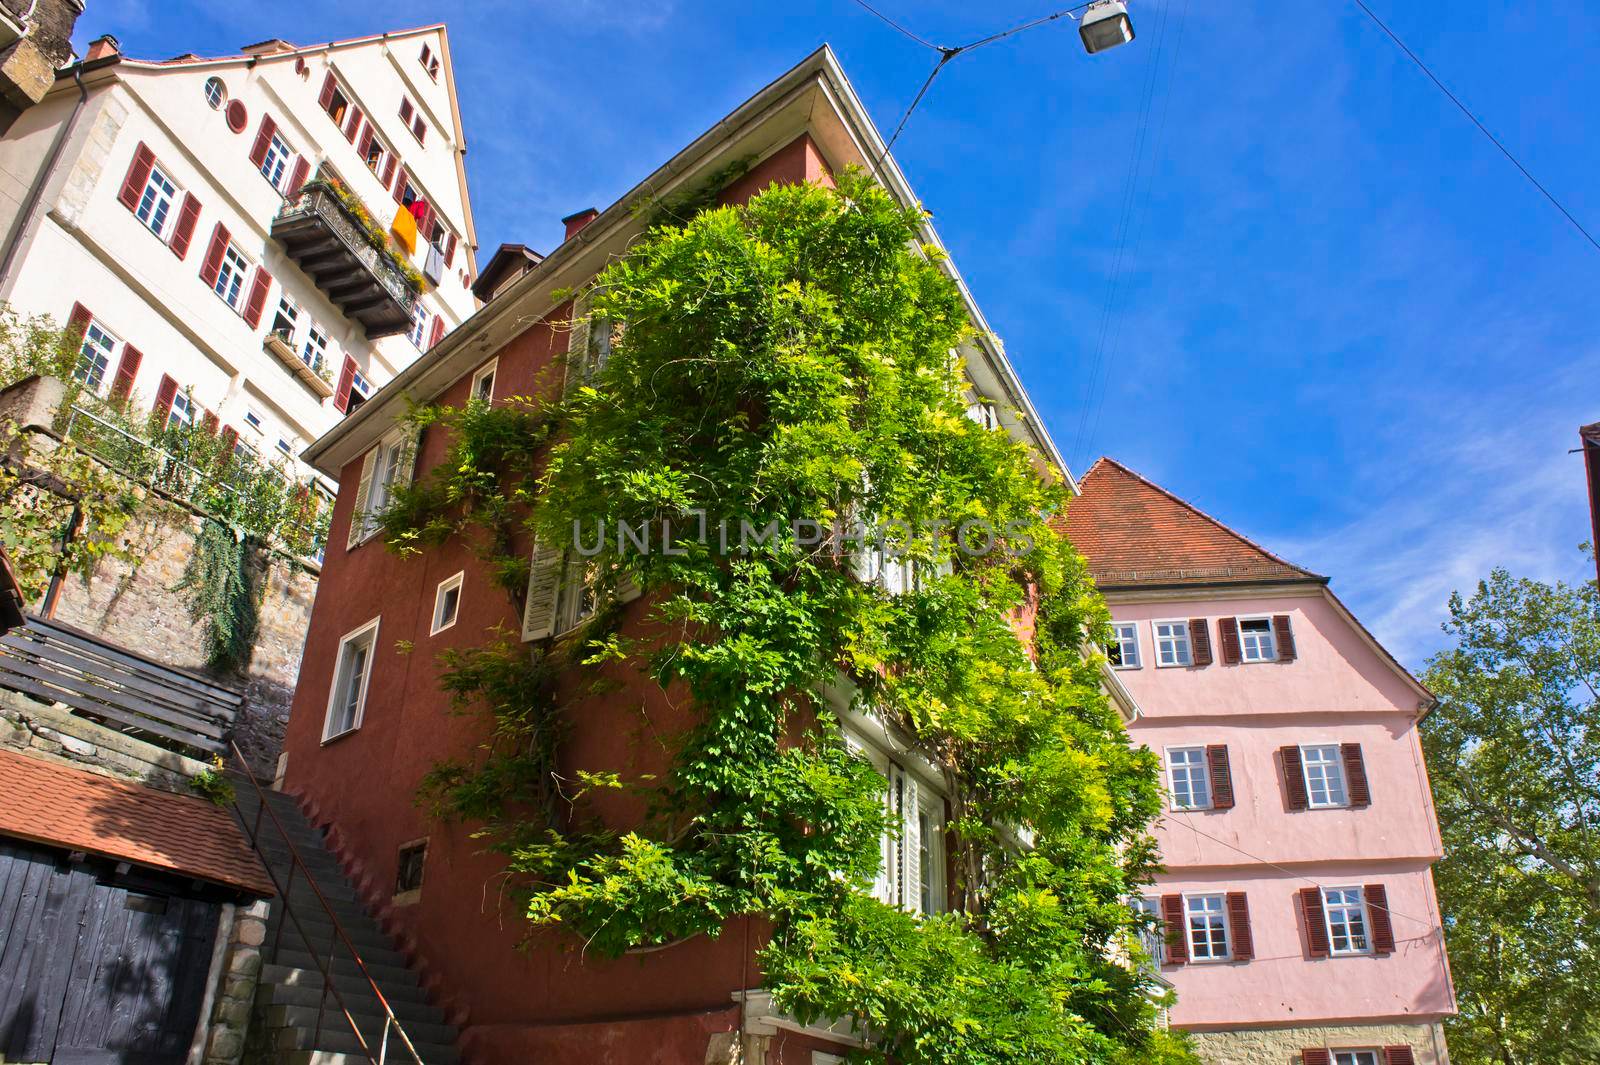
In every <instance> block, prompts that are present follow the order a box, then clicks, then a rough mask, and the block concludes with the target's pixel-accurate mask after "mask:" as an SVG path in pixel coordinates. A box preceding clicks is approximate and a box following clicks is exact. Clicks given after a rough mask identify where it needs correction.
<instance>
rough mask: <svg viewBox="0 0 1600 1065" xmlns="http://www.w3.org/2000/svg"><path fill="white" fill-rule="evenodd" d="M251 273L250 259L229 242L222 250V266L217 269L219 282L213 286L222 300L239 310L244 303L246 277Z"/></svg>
mask: <svg viewBox="0 0 1600 1065" xmlns="http://www.w3.org/2000/svg"><path fill="white" fill-rule="evenodd" d="M249 273H250V260H249V259H246V258H245V257H244V253H243V252H241V251H240V250H239V249H238V248H237V247H235V246H234V245H232V244H229V245H228V246H227V248H225V249H224V250H223V252H222V266H221V267H220V268H219V269H218V270H217V283H216V284H215V285H212V286H211V287H212V288H213V289H214V290H215V291H216V293H217V295H219V296H221V297H222V302H223V303H226V304H227V305H228V306H230V307H232V308H233V309H234V310H236V311H237V310H239V309H240V305H241V303H243V296H244V279H245V277H247V276H248V275H249Z"/></svg>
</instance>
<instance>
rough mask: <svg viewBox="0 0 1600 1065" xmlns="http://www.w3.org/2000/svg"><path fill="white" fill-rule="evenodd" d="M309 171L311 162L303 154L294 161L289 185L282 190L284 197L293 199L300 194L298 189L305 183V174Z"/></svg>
mask: <svg viewBox="0 0 1600 1065" xmlns="http://www.w3.org/2000/svg"><path fill="white" fill-rule="evenodd" d="M310 173H311V164H310V163H309V162H308V161H307V160H306V157H305V156H303V155H302V156H300V157H299V158H298V159H296V160H295V161H294V172H293V173H291V174H290V175H289V187H288V188H287V189H285V190H284V193H283V195H284V197H285V198H286V199H290V200H292V199H294V198H295V197H296V196H298V195H300V189H301V187H302V186H303V185H305V183H306V176H307V175H308V174H310Z"/></svg>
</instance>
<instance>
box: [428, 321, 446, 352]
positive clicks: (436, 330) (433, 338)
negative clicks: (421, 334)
mask: <svg viewBox="0 0 1600 1065" xmlns="http://www.w3.org/2000/svg"><path fill="white" fill-rule="evenodd" d="M443 339H444V318H443V317H442V316H440V315H437V314H436V315H434V316H433V328H432V329H431V330H429V331H428V347H430V348H431V347H433V346H434V345H435V344H437V343H439V341H441V340H443Z"/></svg>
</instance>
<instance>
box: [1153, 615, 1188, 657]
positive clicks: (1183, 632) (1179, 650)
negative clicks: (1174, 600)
mask: <svg viewBox="0 0 1600 1065" xmlns="http://www.w3.org/2000/svg"><path fill="white" fill-rule="evenodd" d="M1152 628H1154V630H1155V634H1156V665H1157V666H1189V665H1193V664H1194V656H1193V655H1192V654H1190V652H1189V621H1188V619H1187V618H1185V619H1181V620H1178V621H1157V622H1153V623H1152Z"/></svg>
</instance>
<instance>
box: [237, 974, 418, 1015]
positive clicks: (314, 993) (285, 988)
mask: <svg viewBox="0 0 1600 1065" xmlns="http://www.w3.org/2000/svg"><path fill="white" fill-rule="evenodd" d="M311 976H312V978H313V980H314V982H307V983H298V984H263V985H262V986H261V989H260V991H259V992H258V993H257V996H256V1001H257V1002H258V1003H259V1004H260V1005H261V1007H262V1008H263V1009H270V1008H276V1007H292V1008H295V1009H309V1010H310V1011H311V1012H312V1014H313V1015H315V1013H316V1009H317V1005H318V1003H320V1002H322V1001H323V999H322V978H321V977H320V976H318V975H317V974H315V973H313V974H311ZM339 990H340V991H341V992H342V993H343V994H344V1004H345V1005H346V1006H347V1007H349V1009H350V1012H352V1013H354V1014H357V1015H358V1016H361V1015H365V1016H377V1015H379V1013H380V1012H381V1010H380V1007H379V1006H378V1000H377V999H376V998H374V997H373V994H372V989H371V988H370V987H367V986H366V985H365V984H363V985H361V987H360V988H359V989H357V988H355V987H352V986H349V985H348V984H347V983H340V984H339ZM384 998H386V999H387V1000H388V1002H389V1008H390V1009H392V1010H394V1013H395V1016H396V1017H399V1018H400V1022H401V1023H402V1024H405V1025H407V1026H408V1028H409V1026H410V1025H411V1024H422V1025H430V1026H441V1027H443V1026H445V1024H444V1010H442V1009H440V1008H439V1007H438V1006H430V1005H428V1004H427V1002H425V1001H423V1000H421V999H401V1000H398V1001H397V1000H396V999H394V998H393V997H391V996H389V995H388V994H385V995H384ZM327 1002H328V1003H329V1005H328V1007H327V1008H330V1009H333V1008H336V1005H335V1004H336V1000H335V999H334V997H333V996H332V995H331V994H330V995H329V996H328V998H327Z"/></svg>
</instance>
